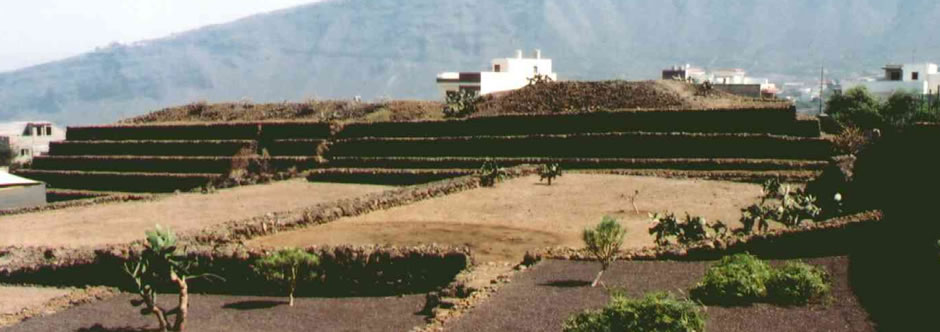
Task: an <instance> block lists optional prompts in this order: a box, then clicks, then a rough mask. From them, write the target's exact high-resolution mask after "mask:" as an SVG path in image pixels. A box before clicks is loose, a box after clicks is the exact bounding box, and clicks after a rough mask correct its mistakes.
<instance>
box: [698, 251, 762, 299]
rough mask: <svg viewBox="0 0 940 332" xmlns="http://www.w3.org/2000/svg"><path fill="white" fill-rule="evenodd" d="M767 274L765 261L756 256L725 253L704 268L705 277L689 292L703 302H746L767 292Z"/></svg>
mask: <svg viewBox="0 0 940 332" xmlns="http://www.w3.org/2000/svg"><path fill="white" fill-rule="evenodd" d="M770 275H771V269H770V267H769V266H768V265H767V263H765V262H763V261H761V260H760V259H758V258H757V257H755V256H752V255H750V254H746V253H745V254H735V255H732V256H725V257H723V258H722V259H721V260H720V261H719V262H718V263H715V264H714V265H712V266H710V267H709V268H708V270H706V271H705V277H704V278H703V279H702V281H701V282H699V283H698V284H697V285H695V287H694V288H692V290H691V291H690V292H689V294H690V295H691V296H692V298H693V299H697V300H699V301H701V302H702V303H715V304H743V303H749V302H752V301H755V300H758V299H760V298H762V297H764V296H765V295H766V294H767V286H766V282H767V280H768V279H769V278H770Z"/></svg>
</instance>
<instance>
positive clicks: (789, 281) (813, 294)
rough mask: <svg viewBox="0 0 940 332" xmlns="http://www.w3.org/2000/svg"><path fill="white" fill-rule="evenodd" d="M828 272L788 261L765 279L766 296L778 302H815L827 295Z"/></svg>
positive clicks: (828, 289) (828, 288)
mask: <svg viewBox="0 0 940 332" xmlns="http://www.w3.org/2000/svg"><path fill="white" fill-rule="evenodd" d="M830 288H831V286H830V279H829V274H828V273H826V271H825V270H823V269H822V268H819V267H815V266H812V265H809V264H806V263H803V262H788V263H787V264H786V265H784V266H783V267H781V268H778V269H775V270H774V271H773V272H772V273H771V274H770V279H768V280H767V298H768V299H769V300H770V302H773V303H780V304H806V303H810V302H817V301H820V300H822V299H824V298H825V297H826V296H827V295H829V291H830Z"/></svg>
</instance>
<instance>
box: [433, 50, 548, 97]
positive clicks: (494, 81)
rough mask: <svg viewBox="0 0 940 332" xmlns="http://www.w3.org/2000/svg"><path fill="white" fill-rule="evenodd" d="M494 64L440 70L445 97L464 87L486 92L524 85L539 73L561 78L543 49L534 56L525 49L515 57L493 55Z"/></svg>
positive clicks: (507, 89)
mask: <svg viewBox="0 0 940 332" xmlns="http://www.w3.org/2000/svg"><path fill="white" fill-rule="evenodd" d="M490 68H491V70H492V71H484V72H447V73H440V74H438V75H437V87H438V89H439V90H440V91H441V94H442V95H443V96H445V97H446V96H447V94H448V93H453V92H457V91H461V90H470V91H476V92H477V93H478V94H479V95H486V94H490V93H494V92H500V91H509V90H515V89H519V88H522V87H524V86H526V85H528V84H529V79H531V78H533V77H535V75H542V76H546V77H549V78H551V79H552V81H557V80H558V75H557V74H555V73H554V72H552V60H551V59H543V58H542V52H541V51H539V50H535V54H534V57H532V58H525V57H523V54H522V51H521V50H518V51H516V56H515V57H513V58H498V59H493V61H491V62H490Z"/></svg>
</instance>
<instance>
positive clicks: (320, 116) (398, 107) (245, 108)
mask: <svg viewBox="0 0 940 332" xmlns="http://www.w3.org/2000/svg"><path fill="white" fill-rule="evenodd" d="M441 107H443V105H441V103H438V102H434V101H413V100H396V101H388V102H374V103H365V102H356V101H352V100H325V101H308V102H303V103H289V102H283V103H267V104H253V103H250V102H244V103H217V104H208V103H205V102H195V103H191V104H188V105H183V106H175V107H168V108H165V109H162V110H159V111H155V112H151V113H148V114H144V115H141V116H138V117H133V118H130V119H124V120H121V121H119V123H122V124H148V123H165V122H233V121H273V120H306V121H324V122H325V121H340V122H348V121H360V122H371V121H403V120H430V119H440V118H442V117H443V114H442V113H441Z"/></svg>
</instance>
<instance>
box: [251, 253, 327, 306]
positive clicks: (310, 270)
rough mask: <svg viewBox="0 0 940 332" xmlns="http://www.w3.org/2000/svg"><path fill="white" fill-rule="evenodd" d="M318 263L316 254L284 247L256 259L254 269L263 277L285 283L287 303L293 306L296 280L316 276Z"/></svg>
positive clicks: (318, 259)
mask: <svg viewBox="0 0 940 332" xmlns="http://www.w3.org/2000/svg"><path fill="white" fill-rule="evenodd" d="M319 265H320V258H319V257H317V255H314V254H311V253H308V252H306V251H303V250H301V249H298V248H285V249H280V250H278V251H275V252H274V253H272V254H270V255H267V256H265V257H263V258H261V259H258V261H257V262H255V265H254V269H255V271H256V272H258V274H260V275H262V276H264V277H265V279H268V280H274V281H278V282H283V283H286V284H287V296H288V297H289V298H290V302H289V304H290V306H292V307H293V306H294V291H296V290H297V282H298V281H303V280H310V279H313V278H316V276H317V272H316V269H317V267H318V266H319Z"/></svg>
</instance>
